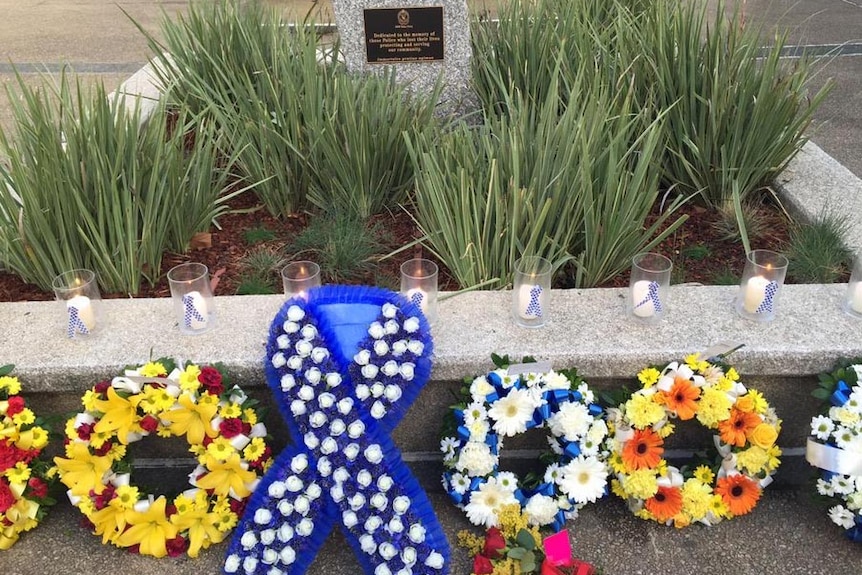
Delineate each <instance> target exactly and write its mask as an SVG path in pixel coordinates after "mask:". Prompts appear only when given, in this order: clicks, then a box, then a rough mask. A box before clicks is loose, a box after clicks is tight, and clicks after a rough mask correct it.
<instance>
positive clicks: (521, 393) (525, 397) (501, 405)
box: [488, 389, 536, 437]
mask: <svg viewBox="0 0 862 575" xmlns="http://www.w3.org/2000/svg"><path fill="white" fill-rule="evenodd" d="M535 410H536V404H535V402H534V401H533V398H531V397H530V394H529V393H528V392H527V391H526V390H524V389H512V390H510V391H509V393H508V394H506V397H502V398H500V399H498V400H497V401H495V402H494V403H493V405H492V406H491V409H489V410H488V416H489V417H490V418H492V419H493V420H494V426H493V427H494V431H496V432H497V433H499V434H500V435H502V436H504V437H512V436H515V435H517V434H519V433H523V432H525V431H527V423H528V422H529V421H530V420H531V419H532V418H533V412H534V411H535Z"/></svg>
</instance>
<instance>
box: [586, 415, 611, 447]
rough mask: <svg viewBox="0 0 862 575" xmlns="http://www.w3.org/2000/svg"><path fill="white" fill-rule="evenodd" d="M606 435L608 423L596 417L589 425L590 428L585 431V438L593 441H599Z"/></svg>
mask: <svg viewBox="0 0 862 575" xmlns="http://www.w3.org/2000/svg"><path fill="white" fill-rule="evenodd" d="M607 436H608V424H607V423H605V420H604V419H596V420H595V421H593V423H592V424H591V425H590V430H589V431H588V432H587V439H588V440H590V441H593V442H595V443H601V442H602V441H603V440H604V439H605V437H607Z"/></svg>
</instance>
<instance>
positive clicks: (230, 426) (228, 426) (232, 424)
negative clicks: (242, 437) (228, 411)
mask: <svg viewBox="0 0 862 575" xmlns="http://www.w3.org/2000/svg"><path fill="white" fill-rule="evenodd" d="M218 430H219V432H221V434H222V436H224V437H226V438H227V439H232V438H234V437H236V436H237V435H239V434H240V433H242V420H240V419H237V418H236V417H231V418H230V419H223V420H222V421H221V423H220V424H219V426H218Z"/></svg>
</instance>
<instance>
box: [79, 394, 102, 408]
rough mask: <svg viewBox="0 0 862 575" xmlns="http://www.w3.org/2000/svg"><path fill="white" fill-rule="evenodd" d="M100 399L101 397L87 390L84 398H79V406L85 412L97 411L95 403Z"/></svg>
mask: <svg viewBox="0 0 862 575" xmlns="http://www.w3.org/2000/svg"><path fill="white" fill-rule="evenodd" d="M100 399H101V396H100V395H99V394H98V393H96V392H95V391H93V390H92V389H88V390H87V391H85V392H84V396H83V397H82V398H81V404H82V405H83V406H84V409H85V410H86V411H98V409H96V402H97V401H98V400H100Z"/></svg>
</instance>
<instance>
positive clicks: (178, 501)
mask: <svg viewBox="0 0 862 575" xmlns="http://www.w3.org/2000/svg"><path fill="white" fill-rule="evenodd" d="M194 503H195V502H194V500H193V499H191V498H190V497H186V496H185V495H183V494H180V495H177V496H176V497H175V498H174V507H175V508H176V510H177V515H184V514H186V513H189V512H190V511H192V510H193V509H194Z"/></svg>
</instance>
